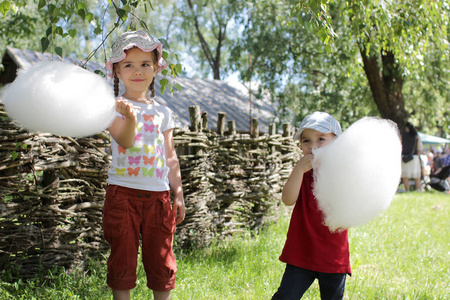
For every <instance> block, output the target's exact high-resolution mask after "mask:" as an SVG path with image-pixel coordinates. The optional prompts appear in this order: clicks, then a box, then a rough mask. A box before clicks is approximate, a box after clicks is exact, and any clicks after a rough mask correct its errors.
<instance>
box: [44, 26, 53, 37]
mask: <svg viewBox="0 0 450 300" xmlns="http://www.w3.org/2000/svg"><path fill="white" fill-rule="evenodd" d="M52 32H53V26H52V25H50V26H49V27H48V28H47V30H46V31H45V34H46V35H47V37H49V36H50V35H52Z"/></svg>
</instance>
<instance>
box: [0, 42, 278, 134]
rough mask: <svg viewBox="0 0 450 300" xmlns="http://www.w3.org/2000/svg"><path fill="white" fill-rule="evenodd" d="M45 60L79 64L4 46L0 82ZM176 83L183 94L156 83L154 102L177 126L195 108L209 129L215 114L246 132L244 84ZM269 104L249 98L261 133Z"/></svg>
mask: <svg viewBox="0 0 450 300" xmlns="http://www.w3.org/2000/svg"><path fill="white" fill-rule="evenodd" d="M48 60H58V61H65V62H69V63H74V64H78V65H80V64H81V61H80V60H77V59H73V58H70V57H64V58H61V57H59V56H58V55H54V54H49V53H41V52H36V51H31V50H20V49H16V48H12V47H7V48H6V51H5V54H4V56H3V60H2V63H3V65H4V70H2V71H1V72H0V83H1V84H7V83H10V82H12V81H13V80H14V78H15V76H16V73H17V69H19V68H25V69H26V68H29V67H30V66H32V65H33V64H36V63H38V62H40V61H48ZM86 68H87V69H88V70H90V71H95V70H100V71H102V72H103V73H105V74H106V69H105V66H103V65H100V64H98V63H95V62H91V61H90V62H88V64H87V65H86ZM159 76H161V75H159ZM170 80H171V79H170ZM176 83H178V84H180V85H181V86H182V91H178V90H177V91H175V92H174V94H171V93H170V92H167V91H166V92H165V93H164V95H162V94H161V92H160V85H159V80H157V81H156V84H155V90H156V97H157V101H159V102H160V103H162V104H164V105H166V106H168V107H169V108H171V109H172V111H173V112H174V114H175V122H176V126H177V127H185V126H189V125H190V119H189V113H188V107H190V106H194V105H198V106H199V107H200V110H201V111H202V112H206V113H208V127H209V128H210V129H212V130H216V128H217V113H218V112H225V113H226V119H227V120H234V121H235V124H236V130H237V131H238V132H249V128H250V101H249V96H248V89H247V88H246V87H245V86H244V85H241V84H236V85H233V86H232V85H230V84H228V83H226V82H224V81H219V80H206V79H199V78H186V77H180V78H176ZM268 102H269V101H262V100H257V99H254V97H253V98H252V115H253V118H258V119H259V130H260V132H268V125H269V123H272V122H276V120H275V110H276V107H274V106H273V105H272V104H271V103H268Z"/></svg>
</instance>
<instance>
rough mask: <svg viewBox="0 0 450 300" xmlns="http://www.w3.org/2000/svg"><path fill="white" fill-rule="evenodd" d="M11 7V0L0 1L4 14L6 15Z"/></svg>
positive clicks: (0, 7) (0, 10)
mask: <svg viewBox="0 0 450 300" xmlns="http://www.w3.org/2000/svg"><path fill="white" fill-rule="evenodd" d="M10 8H11V2H9V1H2V2H1V3H0V12H1V13H2V14H3V16H6V13H7V12H8V11H9V9H10Z"/></svg>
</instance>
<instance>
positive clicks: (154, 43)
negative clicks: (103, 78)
mask: <svg viewBox="0 0 450 300" xmlns="http://www.w3.org/2000/svg"><path fill="white" fill-rule="evenodd" d="M133 47H137V48H139V49H141V50H142V51H144V52H151V51H153V50H154V49H156V50H157V51H158V69H157V71H156V72H157V73H159V72H161V71H162V70H164V69H165V68H167V66H168V65H167V63H166V61H165V60H164V59H163V58H162V44H161V42H160V41H158V39H157V38H154V37H152V36H150V35H149V34H148V33H146V32H145V31H142V30H138V31H129V32H125V33H123V34H121V35H120V36H119V37H118V38H117V40H116V41H115V42H114V44H113V46H112V53H111V57H110V58H109V59H108V61H107V62H106V68H107V69H108V71H109V76H110V77H111V78H114V71H113V64H114V63H116V62H119V61H121V60H123V59H124V58H125V57H126V56H127V55H126V53H125V50H128V49H131V48H133Z"/></svg>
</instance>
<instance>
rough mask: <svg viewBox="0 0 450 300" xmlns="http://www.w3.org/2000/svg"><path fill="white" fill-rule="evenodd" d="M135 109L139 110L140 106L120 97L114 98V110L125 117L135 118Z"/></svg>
mask: <svg viewBox="0 0 450 300" xmlns="http://www.w3.org/2000/svg"><path fill="white" fill-rule="evenodd" d="M135 109H137V110H139V109H140V107H139V106H135V105H133V103H131V102H130V101H128V100H125V99H123V98H122V97H119V98H117V99H116V111H117V112H118V113H120V114H122V115H123V116H124V117H125V118H128V119H136V111H135Z"/></svg>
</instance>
